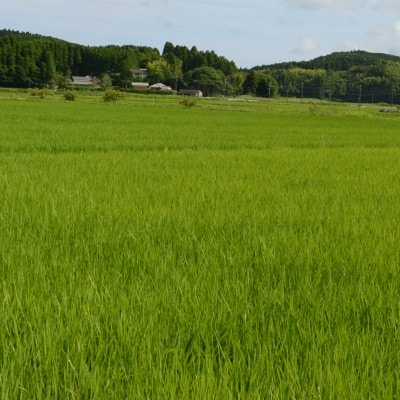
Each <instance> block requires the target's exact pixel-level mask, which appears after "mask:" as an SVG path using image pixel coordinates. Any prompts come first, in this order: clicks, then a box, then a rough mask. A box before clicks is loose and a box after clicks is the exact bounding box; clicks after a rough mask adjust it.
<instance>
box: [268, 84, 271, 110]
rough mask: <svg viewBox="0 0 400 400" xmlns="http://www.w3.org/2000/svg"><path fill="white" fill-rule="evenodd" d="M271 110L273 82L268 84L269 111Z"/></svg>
mask: <svg viewBox="0 0 400 400" xmlns="http://www.w3.org/2000/svg"><path fill="white" fill-rule="evenodd" d="M270 109H271V82H269V84H268V110H270Z"/></svg>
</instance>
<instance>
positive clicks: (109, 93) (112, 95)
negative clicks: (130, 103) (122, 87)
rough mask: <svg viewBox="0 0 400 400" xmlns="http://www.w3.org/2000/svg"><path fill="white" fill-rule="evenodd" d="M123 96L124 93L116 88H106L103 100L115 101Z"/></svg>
mask: <svg viewBox="0 0 400 400" xmlns="http://www.w3.org/2000/svg"><path fill="white" fill-rule="evenodd" d="M123 97H124V94H123V93H121V92H119V91H118V90H114V89H108V90H106V92H105V93H104V95H103V100H104V101H105V102H107V103H116V102H117V101H119V100H121V99H122V98H123Z"/></svg>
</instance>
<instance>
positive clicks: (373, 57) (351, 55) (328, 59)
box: [254, 50, 400, 71]
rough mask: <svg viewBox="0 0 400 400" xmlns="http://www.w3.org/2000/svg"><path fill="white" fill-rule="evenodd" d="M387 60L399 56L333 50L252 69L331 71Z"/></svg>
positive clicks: (378, 63) (393, 59)
mask: <svg viewBox="0 0 400 400" xmlns="http://www.w3.org/2000/svg"><path fill="white" fill-rule="evenodd" d="M389 61H393V62H400V57H398V56H394V55H391V54H385V53H369V52H367V51H362V50H357V51H347V52H335V53H332V54H328V55H326V56H320V57H317V58H314V59H312V60H310V61H292V62H283V63H278V64H272V65H264V66H261V67H254V69H256V70H257V69H258V70H259V69H265V68H271V69H290V68H304V69H325V70H332V71H348V70H350V69H351V68H354V67H370V66H371V65H382V64H385V63H387V62H389Z"/></svg>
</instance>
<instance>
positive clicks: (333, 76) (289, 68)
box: [250, 50, 400, 103]
mask: <svg viewBox="0 0 400 400" xmlns="http://www.w3.org/2000/svg"><path fill="white" fill-rule="evenodd" d="M250 72H251V74H253V75H255V76H257V75H262V74H264V75H265V74H267V75H270V76H271V77H272V78H273V79H274V80H275V82H274V83H275V84H277V85H278V86H279V89H278V90H279V93H280V94H281V95H282V96H284V95H285V94H286V95H289V96H290V95H295V96H297V97H299V96H304V97H313V98H329V99H333V100H348V101H361V102H386V103H393V102H395V103H398V102H400V57H398V56H394V55H389V54H382V53H369V52H366V51H359V50H357V51H350V52H335V53H332V54H330V55H326V56H321V57H317V58H315V59H313V60H310V61H301V62H284V63H279V64H272V65H263V66H256V67H254V68H252V69H251V71H250Z"/></svg>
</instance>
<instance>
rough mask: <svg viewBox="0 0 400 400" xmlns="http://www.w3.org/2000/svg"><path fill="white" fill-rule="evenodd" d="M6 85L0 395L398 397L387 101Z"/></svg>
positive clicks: (398, 140) (395, 186) (394, 170)
mask: <svg viewBox="0 0 400 400" xmlns="http://www.w3.org/2000/svg"><path fill="white" fill-rule="evenodd" d="M18 96H19V95H17V96H14V97H18ZM0 97H1V96H0ZM5 97H7V96H5ZM11 97H12V96H8V98H3V99H2V100H0V272H1V277H2V278H1V312H0V354H1V365H0V393H1V398H2V399H127V398H132V399H141V398H149V399H150V398H151V399H158V398H159V399H237V398H243V399H256V398H260V399H266V398H271V399H289V398H296V399H312V398H323V399H329V398H331V399H339V398H340V399H360V398H377V399H386V398H395V397H396V396H399V392H400V386H399V379H400V377H399V371H400V369H399V357H400V356H399V354H398V351H397V348H398V344H399V328H400V327H399V325H400V319H399V317H400V312H399V311H400V303H399V295H398V294H399V292H400V277H399V264H400V250H399V247H398V239H399V237H400V224H399V218H400V208H399V207H398V199H399V197H400V185H399V183H400V164H399V161H398V160H399V158H400V134H399V131H400V130H399V124H400V120H399V119H398V118H397V117H396V115H386V114H385V115H382V114H379V113H378V112H377V110H376V109H362V110H358V109H357V108H356V107H355V106H345V105H343V106H342V105H336V106H333V105H321V106H319V108H318V110H317V111H318V114H320V115H310V113H309V112H308V105H306V104H303V105H300V104H297V105H296V104H289V105H286V104H278V103H273V104H271V106H270V109H269V110H268V108H267V105H266V103H239V102H238V103H227V102H207V100H204V101H202V102H200V103H199V105H198V106H197V107H195V108H192V109H183V108H182V107H181V106H180V105H179V103H178V100H177V99H170V98H168V99H167V98H161V99H158V98H156V99H154V98H139V97H134V96H131V97H128V98H126V99H125V100H124V101H123V102H122V103H121V104H116V105H106V104H102V102H101V100H100V98H99V97H96V96H92V97H87V98H83V99H78V101H76V102H65V101H62V100H61V98H60V97H59V98H57V96H53V97H51V98H48V99H45V100H43V101H39V100H33V99H31V98H28V97H26V96H24V95H21V99H20V100H18V98H11ZM313 111H315V109H314V108H313Z"/></svg>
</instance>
